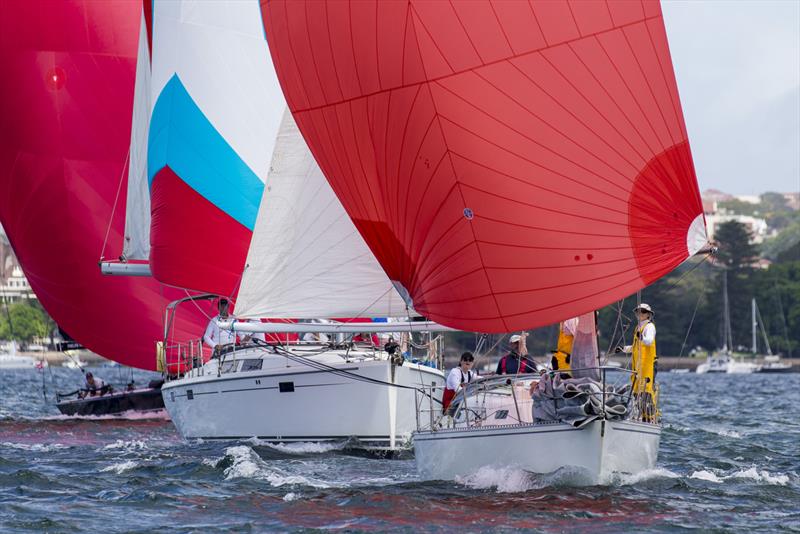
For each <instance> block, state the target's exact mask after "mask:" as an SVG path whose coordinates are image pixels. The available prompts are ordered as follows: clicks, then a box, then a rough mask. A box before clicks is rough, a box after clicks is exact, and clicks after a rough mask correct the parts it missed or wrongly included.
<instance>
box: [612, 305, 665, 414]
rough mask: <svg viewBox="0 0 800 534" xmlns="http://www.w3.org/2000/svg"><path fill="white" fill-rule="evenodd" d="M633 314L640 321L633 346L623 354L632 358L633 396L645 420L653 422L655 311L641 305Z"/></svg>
mask: <svg viewBox="0 0 800 534" xmlns="http://www.w3.org/2000/svg"><path fill="white" fill-rule="evenodd" d="M633 313H634V314H636V318H637V319H638V320H639V322H638V324H637V325H636V329H635V330H634V333H633V345H628V346H626V347H625V348H624V349H622V350H621V352H625V353H626V354H631V356H632V364H631V365H632V370H633V375H632V376H631V382H632V387H633V394H634V395H635V396H636V398H637V399H638V400H639V403H640V408H641V412H642V416H643V419H644V420H645V421H653V420H654V418H655V404H654V397H655V394H654V387H655V381H656V372H657V363H658V354H657V353H656V325H655V324H653V310H652V308H650V306H649V305H647V304H645V303H642V304H639V305H638V306H637V307H636V308H634V310H633Z"/></svg>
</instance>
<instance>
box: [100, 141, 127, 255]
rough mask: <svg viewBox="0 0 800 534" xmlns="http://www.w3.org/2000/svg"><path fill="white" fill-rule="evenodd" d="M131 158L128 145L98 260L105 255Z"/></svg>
mask: <svg viewBox="0 0 800 534" xmlns="http://www.w3.org/2000/svg"><path fill="white" fill-rule="evenodd" d="M130 159H131V149H130V147H128V154H127V155H126V156H125V163H123V164H122V172H121V173H120V175H119V184H118V185H117V194H116V196H115V197H114V204H113V205H112V206H111V216H110V217H109V218H108V226H107V227H106V236H105V237H104V238H103V248H101V249H100V261H103V260H104V259H105V257H106V245H107V244H108V236H109V235H110V234H111V225H112V224H113V223H114V213H115V212H116V211H117V203H118V202H119V192H120V191H122V182H123V180H124V179H125V169H127V168H128V164H129V162H130Z"/></svg>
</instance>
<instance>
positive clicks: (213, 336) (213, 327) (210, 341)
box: [203, 298, 236, 356]
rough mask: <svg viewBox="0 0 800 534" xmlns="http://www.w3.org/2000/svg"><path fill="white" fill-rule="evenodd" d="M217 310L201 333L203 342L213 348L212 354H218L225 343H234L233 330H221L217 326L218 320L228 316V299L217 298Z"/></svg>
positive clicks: (223, 319) (225, 318)
mask: <svg viewBox="0 0 800 534" xmlns="http://www.w3.org/2000/svg"><path fill="white" fill-rule="evenodd" d="M217 310H218V311H219V313H218V314H217V315H216V316H215V317H214V318H212V319H211V320H210V321H209V322H208V326H207V327H206V333H205V334H204V335H203V341H204V342H205V344H206V345H208V346H209V347H211V348H212V349H214V356H216V355H218V354H219V351H220V349H221V348H222V347H224V346H225V345H231V344H233V343H236V334H235V333H234V332H231V331H230V330H223V329H221V328H220V327H219V321H225V320H227V319H229V318H230V314H229V313H228V299H224V298H221V299H219V302H217Z"/></svg>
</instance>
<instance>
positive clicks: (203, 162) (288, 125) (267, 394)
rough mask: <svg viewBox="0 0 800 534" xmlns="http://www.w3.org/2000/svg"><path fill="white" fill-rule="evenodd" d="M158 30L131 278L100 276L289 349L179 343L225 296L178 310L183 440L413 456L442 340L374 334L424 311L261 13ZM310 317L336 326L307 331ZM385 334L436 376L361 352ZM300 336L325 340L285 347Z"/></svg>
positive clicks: (164, 20)
mask: <svg viewBox="0 0 800 534" xmlns="http://www.w3.org/2000/svg"><path fill="white" fill-rule="evenodd" d="M151 17H152V18H151V20H145V22H144V25H143V30H142V33H141V36H140V49H142V50H146V49H147V46H148V43H149V44H150V47H151V48H150V51H151V54H150V57H151V60H150V62H146V61H143V60H142V58H143V57H144V56H145V55H144V54H143V53H140V55H139V58H140V63H139V71H138V74H137V96H136V98H135V99H134V125H137V124H139V125H140V126H139V127H137V128H135V132H136V133H137V135H134V136H133V137H134V139H133V141H132V143H133V145H135V146H132V149H131V154H132V158H134V154H138V155H139V156H137V158H138V160H139V161H132V163H131V167H132V168H133V167H135V168H137V169H138V172H137V173H136V175H135V176H134V175H133V174H132V175H131V176H130V180H129V182H128V188H129V195H128V199H127V208H126V210H125V211H126V213H127V214H129V215H130V216H129V217H128V226H127V228H126V235H128V236H130V238H131V239H130V241H129V242H130V244H131V245H130V247H129V250H127V251H126V254H125V261H124V262H121V263H115V264H114V263H111V262H108V263H106V264H104V265H103V269H104V271H105V272H107V273H118V274H127V275H131V274H143V275H152V276H153V277H154V278H156V279H157V280H159V281H160V282H162V283H165V284H169V285H170V286H175V287H182V288H186V289H188V290H196V291H202V292H204V293H208V294H210V295H217V296H225V297H227V298H230V299H231V300H232V301H234V302H235V308H234V312H235V314H236V320H235V321H234V323H233V324H234V326H235V327H236V328H237V329H239V328H243V327H245V326H247V325H249V326H250V328H251V329H252V328H256V327H258V328H262V329H273V332H278V333H279V335H276V336H272V335H270V336H261V337H259V336H251V335H247V336H245V335H242V336H240V339H242V340H243V342H242V343H238V344H234V345H232V346H230V347H226V348H225V349H224V350H218V351H217V352H216V353H215V354H214V357H212V355H211V353H210V350H209V348H208V347H203V344H202V342H200V340H196V341H194V342H190V343H184V342H181V341H180V340H175V339H173V337H172V321H173V320H174V319H175V318H177V317H179V316H180V314H181V313H182V310H186V309H189V310H191V309H193V307H194V305H195V304H197V303H202V302H209V301H211V300H213V299H214V298H215V297H211V296H203V295H198V296H194V297H192V296H190V297H185V298H183V299H178V300H175V301H173V302H172V303H171V304H170V305H169V306H168V319H167V321H166V324H165V330H164V336H163V344H162V347H163V351H162V354H164V355H165V359H169V357H170V355H178V356H177V357H178V359H177V360H175V361H176V362H177V363H174V364H170V363H169V362H165V363H164V364H163V367H162V368H163V370H164V372H165V374H166V377H167V382H166V383H165V384H164V386H163V387H162V393H163V397H164V399H165V405H166V408H167V410H168V412H169V413H170V416H171V418H172V420H173V422H174V423H175V425H176V427H177V429H178V430H179V431H180V433H181V434H182V435H183V436H184V437H186V438H203V439H235V438H243V437H244V438H249V437H258V438H259V439H262V440H267V441H275V442H286V441H297V440H301V441H308V440H351V445H352V446H354V447H363V448H368V449H377V450H388V451H394V450H397V449H400V448H404V447H407V442H408V438H409V436H410V434H411V432H412V431H413V430H414V429H415V428H416V420H415V415H416V406H415V392H416V391H417V389H418V388H421V387H422V386H430V385H431V384H433V385H437V386H441V385H442V384H443V382H444V378H443V374H442V372H441V370H439V369H437V368H436V364H437V362H438V360H439V358H440V354H439V352H438V349H437V347H441V343H440V342H441V340H440V339H437V338H436V337H435V336H429V337H428V338H427V339H426V340H422V339H421V338H420V337H419V336H417V337H416V338H414V339H412V338H411V337H410V334H409V332H410V331H412V330H414V331H419V330H421V329H430V328H432V326H431V325H430V323H427V322H424V321H423V322H413V323H404V322H393V323H378V322H376V323H373V322H370V319H369V318H371V317H391V318H406V317H409V316H411V317H413V316H415V315H416V313H415V312H414V311H413V309H411V308H410V307H409V306H407V304H406V303H405V301H404V300H403V299H402V297H401V295H400V294H399V293H398V291H397V289H396V288H395V287H394V285H393V284H392V282H391V281H390V280H389V278H388V277H387V276H386V274H385V273H384V271H383V270H382V268H381V266H380V265H379V263H378V262H377V260H376V259H375V258H374V257H373V255H372V254H371V253H370V252H369V249H368V247H367V245H366V243H365V242H364V240H363V238H362V237H361V236H360V235H359V233H358V231H357V229H356V227H355V225H354V224H353V222H352V221H351V220H350V218H349V217H348V215H347V213H346V212H345V210H344V209H343V207H342V205H341V203H340V202H339V200H338V199H337V197H336V196H335V195H334V193H333V191H332V189H331V187H330V185H329V184H328V182H327V181H326V180H325V177H324V176H323V174H322V172H321V170H320V169H319V166H318V165H317V163H316V161H315V159H314V157H313V156H312V154H311V152H310V151H309V149H308V146H307V145H306V143H305V141H304V140H303V138H302V136H301V134H300V132H299V130H298V129H297V126H296V124H295V122H294V119H293V117H292V115H291V114H290V113H289V112H288V110H287V107H286V101H285V99H284V96H283V93H282V91H281V88H280V86H279V84H278V81H277V78H276V76H275V72H274V68H273V66H272V62H271V56H270V54H269V51H268V48H267V42H266V40H265V36H264V30H263V27H262V25H261V14H260V9H259V6H258V4H257V3H242V2H186V1H183V2H157V3H155V4H154V5H153V10H152V13H151ZM140 82H141V83H140ZM145 86H147V87H146V89H143V90H142V91H141V92H138V90H139V88H140V87H145ZM143 147H144V148H143ZM142 154H144V163H142V161H141V160H142V158H143V156H142ZM143 205H144V207H143ZM137 214H139V215H138V216H137ZM142 214H144V215H145V216H143V215H142ZM261 318H269V322H268V323H262V322H261V321H260V319H261ZM335 318H362V319H359V320H354V319H348V320H344V321H342V320H341V319H340V320H339V321H332V320H331V319H335ZM365 318H366V319H365ZM248 319H250V320H253V321H254V322H253V323H244V322H243V321H244V320H248ZM317 319H325V320H326V321H324V322H319V321H318V322H315V323H304V324H296V322H297V321H298V320H302V321H309V320H317ZM229 327H232V326H230V325H229ZM433 328H435V327H433ZM379 329H383V330H384V331H386V332H389V333H395V335H396V336H397V341H398V342H399V343H398V345H403V344H404V342H405V344H406V349H408V350H410V348H409V347H408V345H410V344H412V343H414V344H416V345H418V346H419V345H420V344H423V345H425V346H426V347H427V349H426V350H427V354H426V355H425V357H424V358H423V360H425V361H424V362H415V361H410V359H406V358H404V357H403V356H402V355H401V351H402V350H403V349H402V347H398V348H397V349H395V348H392V347H391V346H389V347H388V348H387V347H385V343H384V342H383V341H381V342H379V343H377V344H376V343H374V342H372V340H371V339H370V338H369V337H368V338H367V339H368V341H366V342H353V341H352V340H351V338H353V337H354V334H357V333H363V332H375V331H377V330H379ZM297 332H300V333H301V334H303V333H307V334H310V335H311V334H315V335H317V340H316V341H308V342H298V341H296V340H291V341H290V338H289V337H287V336H286V335H285V334H288V333H297ZM251 333H252V332H251ZM201 334H202V329H200V330H198V331H197V333H196V337H199V336H200V335H201ZM328 334H330V335H329V336H328ZM324 336H327V339H326V340H324V341H323V340H321V338H322V337H324ZM244 338H247V339H248V341H244ZM387 341H388V340H387ZM418 350H420V349H418ZM431 363H433V365H434V366H433V367H431V365H430V364H431Z"/></svg>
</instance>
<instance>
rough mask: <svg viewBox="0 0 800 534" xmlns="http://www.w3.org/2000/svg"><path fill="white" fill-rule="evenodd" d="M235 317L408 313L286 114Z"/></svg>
mask: <svg viewBox="0 0 800 534" xmlns="http://www.w3.org/2000/svg"><path fill="white" fill-rule="evenodd" d="M236 309H237V315H239V316H240V317H276V318H278V317H295V318H313V317H374V316H388V317H398V316H406V315H408V310H407V309H406V306H405V303H404V302H403V300H402V298H401V297H400V295H399V294H398V293H397V291H396V290H395V289H394V286H393V285H392V283H391V282H390V280H389V278H388V277H387V276H386V273H385V272H384V271H383V269H382V268H381V266H380V265H379V264H378V261H377V260H376V259H375V257H374V256H373V254H372V252H371V251H370V250H369V248H368V247H367V245H366V243H365V242H364V239H363V238H362V237H361V234H359V233H358V230H356V227H355V225H354V224H353V222H352V221H351V220H350V217H349V216H348V215H347V213H346V212H345V210H344V208H343V207H342V204H341V202H339V199H338V198H337V197H336V195H335V194H334V192H333V190H332V189H331V187H330V185H329V184H328V181H327V180H326V179H325V176H324V175H323V174H322V171H321V170H320V168H319V166H318V165H317V163H316V161H315V160H314V157H313V155H312V154H311V151H310V150H309V149H308V146H307V145H306V142H305V141H304V140H303V137H302V135H301V134H300V131H299V130H298V128H297V125H296V124H295V121H294V119H293V118H292V115H291V113H289V110H288V109H286V111H285V114H284V118H283V122H282V123H281V129H280V131H279V132H278V138H277V142H276V144H275V151H274V154H273V158H272V165H271V167H270V171H269V174H268V176H267V182H266V188H265V189H264V197H263V199H262V201H261V207H260V209H259V213H258V219H257V222H256V228H255V231H254V233H253V240H252V242H251V244H250V250H249V252H248V256H247V265H246V267H245V272H244V277H243V279H242V286H241V289H240V290H239V299H238V301H237V307H236Z"/></svg>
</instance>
